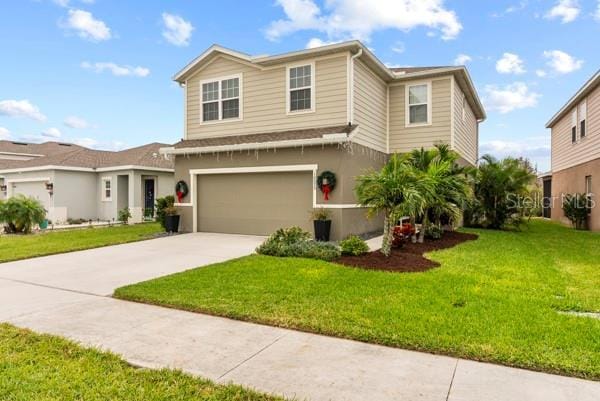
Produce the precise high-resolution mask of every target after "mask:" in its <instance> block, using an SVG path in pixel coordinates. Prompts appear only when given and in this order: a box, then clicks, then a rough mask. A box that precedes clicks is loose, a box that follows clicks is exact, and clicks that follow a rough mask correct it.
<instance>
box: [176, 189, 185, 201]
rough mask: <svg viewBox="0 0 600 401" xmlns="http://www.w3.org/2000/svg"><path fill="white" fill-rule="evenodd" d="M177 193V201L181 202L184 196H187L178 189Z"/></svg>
mask: <svg viewBox="0 0 600 401" xmlns="http://www.w3.org/2000/svg"><path fill="white" fill-rule="evenodd" d="M175 195H177V202H179V203H181V202H182V201H183V197H184V196H185V195H184V194H183V192H182V191H177V192H176V193H175Z"/></svg>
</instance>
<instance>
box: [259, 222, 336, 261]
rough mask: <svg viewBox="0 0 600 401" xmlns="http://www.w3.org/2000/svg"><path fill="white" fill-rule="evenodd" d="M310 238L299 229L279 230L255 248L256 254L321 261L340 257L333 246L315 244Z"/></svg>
mask: <svg viewBox="0 0 600 401" xmlns="http://www.w3.org/2000/svg"><path fill="white" fill-rule="evenodd" d="M311 238H312V235H311V234H310V233H309V232H307V231H304V230H302V229H301V228H300V227H290V228H280V229H279V230H277V231H276V232H275V233H273V234H272V235H271V236H270V237H269V238H267V239H266V240H265V242H263V243H262V244H261V245H260V246H259V247H258V248H256V253H258V254H261V255H269V256H278V257H298V258H309V259H322V260H332V259H335V258H337V257H339V256H340V250H339V248H338V247H337V246H335V245H334V244H330V243H323V242H316V241H313V240H312V239H311Z"/></svg>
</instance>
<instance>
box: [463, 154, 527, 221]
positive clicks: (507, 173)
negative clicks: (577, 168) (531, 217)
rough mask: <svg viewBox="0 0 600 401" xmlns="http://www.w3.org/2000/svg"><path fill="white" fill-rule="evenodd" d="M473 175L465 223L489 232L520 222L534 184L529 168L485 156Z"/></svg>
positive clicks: (515, 161)
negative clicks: (472, 197) (486, 229)
mask: <svg viewBox="0 0 600 401" xmlns="http://www.w3.org/2000/svg"><path fill="white" fill-rule="evenodd" d="M481 160H482V162H481V163H480V165H479V168H478V169H477V171H476V172H475V174H474V178H475V188H474V193H475V199H474V201H473V202H472V203H471V205H470V207H469V209H468V212H467V216H466V217H467V223H468V224H470V225H474V226H483V227H487V228H492V229H501V228H504V227H505V226H506V225H508V224H514V225H518V224H520V223H521V221H522V211H523V209H524V206H523V203H524V202H523V201H524V199H526V197H527V194H528V193H529V186H530V184H531V183H532V182H533V181H534V180H535V174H533V172H532V169H531V166H530V165H529V164H528V163H524V162H523V161H522V160H518V159H514V158H511V157H508V158H506V159H503V160H497V159H495V158H494V157H493V156H490V155H485V156H483V157H482V158H481Z"/></svg>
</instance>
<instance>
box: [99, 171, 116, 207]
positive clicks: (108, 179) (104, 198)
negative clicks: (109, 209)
mask: <svg viewBox="0 0 600 401" xmlns="http://www.w3.org/2000/svg"><path fill="white" fill-rule="evenodd" d="M106 183H109V184H110V187H109V188H108V190H109V191H110V196H106V190H107V188H106ZM100 189H101V191H102V192H101V193H100V199H101V200H102V202H112V194H113V185H112V177H102V179H101V185H100Z"/></svg>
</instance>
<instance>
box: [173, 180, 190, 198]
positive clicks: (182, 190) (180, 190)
mask: <svg viewBox="0 0 600 401" xmlns="http://www.w3.org/2000/svg"><path fill="white" fill-rule="evenodd" d="M188 193H189V189H188V186H187V184H186V182H185V181H178V182H177V184H175V195H177V201H178V202H180V203H181V201H183V198H185V197H186V196H187V194H188Z"/></svg>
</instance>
